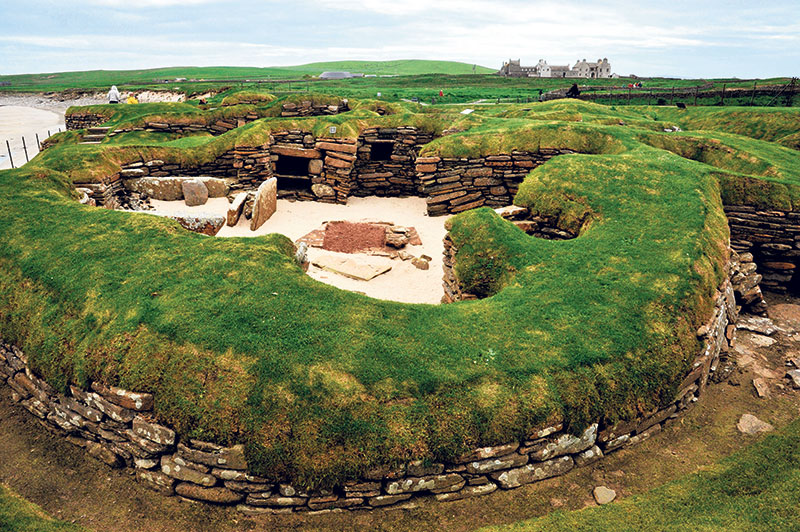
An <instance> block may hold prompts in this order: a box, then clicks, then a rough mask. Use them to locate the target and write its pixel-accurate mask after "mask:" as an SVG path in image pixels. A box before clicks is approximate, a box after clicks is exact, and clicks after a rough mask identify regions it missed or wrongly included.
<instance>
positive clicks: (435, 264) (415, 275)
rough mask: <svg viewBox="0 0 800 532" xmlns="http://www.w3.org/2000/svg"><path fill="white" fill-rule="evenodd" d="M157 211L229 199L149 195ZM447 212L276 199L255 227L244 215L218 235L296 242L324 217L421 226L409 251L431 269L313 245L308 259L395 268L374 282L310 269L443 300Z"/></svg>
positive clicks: (413, 202)
mask: <svg viewBox="0 0 800 532" xmlns="http://www.w3.org/2000/svg"><path fill="white" fill-rule="evenodd" d="M151 203H152V204H153V207H155V209H156V212H158V213H161V214H177V213H192V214H199V213H211V214H222V215H224V214H225V213H226V212H227V210H228V200H227V199H225V198H212V199H209V200H208V203H206V204H205V205H201V206H198V207H187V206H186V205H185V204H184V202H182V201H158V200H151ZM447 218H448V216H437V217H429V216H428V215H427V212H426V205H425V200H424V199H423V198H378V197H368V198H350V199H349V200H348V202H347V205H332V204H328V203H316V202H312V201H295V202H291V201H288V200H278V210H277V212H276V213H275V214H274V215H273V216H272V218H270V219H269V220H267V222H266V223H265V224H264V225H263V226H261V227H260V228H259V229H258V230H257V231H250V220H246V219H245V218H244V217H242V218H241V219H240V220H239V223H238V224H237V225H236V226H235V227H228V226H225V227H223V228H222V230H220V232H219V234H218V235H217V236H220V237H232V236H242V237H253V236H260V235H266V234H269V233H281V234H284V235H286V236H287V237H289V238H290V239H292V240H293V241H295V240H297V239H299V238H300V237H302V236H305V235H306V234H308V233H310V232H311V231H313V230H314V229H319V228H320V226H321V225H322V224H323V223H324V222H329V221H336V220H346V221H350V222H363V221H370V222H391V223H394V224H396V225H403V226H411V227H415V228H416V229H417V232H418V233H419V236H420V239H421V240H422V245H421V246H406V251H407V252H409V253H411V254H412V255H414V256H415V257H419V256H420V255H423V254H425V255H428V256H429V257H431V258H432V260H431V262H430V268H429V269H428V270H420V269H418V268H416V267H415V266H414V265H412V264H411V261H402V260H400V259H394V260H393V259H389V258H386V257H376V256H369V255H366V254H362V253H357V254H352V255H348V254H344V253H335V252H332V251H325V250H322V249H319V248H309V251H308V256H309V259H311V261H312V262H313V260H314V259H315V258H317V257H319V256H320V255H334V256H342V257H352V258H355V259H357V260H358V261H362V262H367V263H370V264H373V265H376V266H379V265H384V264H389V265H391V267H392V269H391V270H390V271H389V272H387V273H384V274H382V275H379V276H378V277H376V278H374V279H372V280H370V281H358V280H355V279H350V278H348V277H344V276H342V275H338V274H336V273H331V272H327V271H325V270H321V269H320V268H317V267H315V266H313V265H312V266H310V267H309V269H308V274H309V275H310V276H311V277H312V278H314V279H317V280H318V281H321V282H323V283H326V284H329V285H333V286H336V287H338V288H342V289H344V290H350V291H352V292H360V293H363V294H366V295H368V296H370V297H374V298H377V299H388V300H391V301H400V302H403V303H432V304H437V303H439V302H440V300H441V298H442V295H443V290H442V275H443V271H442V252H443V250H444V247H443V244H442V240H443V239H444V237H445V234H446V233H447V231H446V230H445V228H444V222H445V220H447Z"/></svg>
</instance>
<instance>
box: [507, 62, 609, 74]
mask: <svg viewBox="0 0 800 532" xmlns="http://www.w3.org/2000/svg"><path fill="white" fill-rule="evenodd" d="M497 74H498V75H500V76H505V77H509V78H610V77H612V74H611V63H609V62H608V59H607V58H603V59H598V60H597V62H589V61H586V59H583V60H580V61H576V62H575V66H573V67H571V68H570V66H569V65H548V64H547V61H545V60H544V59H539V62H538V63H537V64H536V66H522V65H520V60H519V59H509V60H508V62H506V63H503V66H502V68H500V70H498V71H497Z"/></svg>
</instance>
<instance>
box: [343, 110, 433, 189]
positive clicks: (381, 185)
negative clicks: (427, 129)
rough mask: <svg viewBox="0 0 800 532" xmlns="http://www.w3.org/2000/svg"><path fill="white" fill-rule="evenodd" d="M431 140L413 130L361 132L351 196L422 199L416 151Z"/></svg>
mask: <svg viewBox="0 0 800 532" xmlns="http://www.w3.org/2000/svg"><path fill="white" fill-rule="evenodd" d="M433 139H434V136H433V135H432V134H430V133H424V132H422V131H419V130H418V129H417V128H414V127H408V126H403V127H397V128H369V129H365V130H364V131H363V132H362V133H361V137H359V139H358V140H359V142H358V159H357V160H356V163H355V169H354V178H353V185H352V188H351V194H352V195H353V196H393V197H396V196H400V197H402V196H422V195H423V191H422V181H421V180H420V179H419V177H418V176H417V173H416V160H417V154H418V153H419V149H420V148H421V147H422V146H423V145H424V144H427V143H429V142H431V141H432V140H433Z"/></svg>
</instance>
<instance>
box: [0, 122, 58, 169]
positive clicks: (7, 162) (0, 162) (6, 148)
mask: <svg viewBox="0 0 800 532" xmlns="http://www.w3.org/2000/svg"><path fill="white" fill-rule="evenodd" d="M61 131H63V128H61V127H57V128H55V129H48V130H46V133H45V130H43V131H40V132H35V133H30V134H27V135H20V136H19V137H10V138H6V139H3V140H2V143H1V144H0V169H4V168H5V169H8V168H19V167H21V166H23V165H25V164H26V163H28V162H29V161H30V160H31V159H33V158H34V157H36V155H37V154H38V153H39V152H40V151H42V143H43V142H44V141H45V140H46V139H48V138H50V137H51V136H52V135H55V134H56V133H60V132H61ZM40 133H41V134H40Z"/></svg>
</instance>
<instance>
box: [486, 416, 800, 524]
mask: <svg viewBox="0 0 800 532" xmlns="http://www.w3.org/2000/svg"><path fill="white" fill-rule="evenodd" d="M798 504H800V421H795V422H794V423H792V424H791V425H790V426H788V427H786V428H785V429H783V430H781V431H780V432H778V433H776V434H773V435H769V436H767V437H766V438H764V440H762V441H761V442H759V443H757V444H755V445H753V446H751V447H749V448H747V449H746V450H744V451H741V452H738V453H736V454H734V455H733V456H731V457H729V458H727V459H726V460H723V461H722V462H721V463H719V464H717V465H715V466H713V467H710V468H708V469H707V470H705V471H702V472H700V473H697V474H694V475H689V476H687V477H685V478H682V479H680V480H678V481H676V482H672V483H669V484H667V485H665V486H662V487H659V488H656V489H654V490H653V491H651V492H648V493H646V494H644V495H640V496H634V497H630V498H627V499H625V500H622V501H618V502H615V503H613V504H610V505H607V506H603V507H599V508H590V509H586V510H581V511H574V512H568V513H564V512H556V513H553V514H550V515H548V516H547V517H543V518H540V519H535V520H531V521H523V522H520V523H516V524H514V525H511V526H502V527H490V528H483V529H481V530H482V532H548V531H564V530H574V531H587V532H588V531H593V532H594V531H598V532H600V531H609V532H611V531H613V532H626V531H630V532H648V531H652V532H656V531H658V532H662V531H668V530H674V531H683V530H709V531H711V530H726V531H730V532H737V531H738V532H756V531H764V532H790V531H795V530H800V513H798V512H797V506H798Z"/></svg>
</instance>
